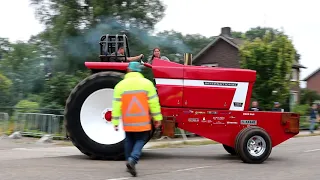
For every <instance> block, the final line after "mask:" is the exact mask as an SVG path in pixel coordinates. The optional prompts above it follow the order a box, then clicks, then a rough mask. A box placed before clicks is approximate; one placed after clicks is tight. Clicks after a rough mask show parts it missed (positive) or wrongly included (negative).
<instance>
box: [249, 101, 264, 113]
mask: <svg viewBox="0 0 320 180" xmlns="http://www.w3.org/2000/svg"><path fill="white" fill-rule="evenodd" d="M249 110H250V111H263V110H262V108H260V107H259V103H258V101H252V103H251V107H250V109H249Z"/></svg>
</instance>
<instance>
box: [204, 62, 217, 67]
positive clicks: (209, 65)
mask: <svg viewBox="0 0 320 180" xmlns="http://www.w3.org/2000/svg"><path fill="white" fill-rule="evenodd" d="M201 66H207V67H218V63H214V64H202V65H201Z"/></svg>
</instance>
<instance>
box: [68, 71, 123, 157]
mask: <svg viewBox="0 0 320 180" xmlns="http://www.w3.org/2000/svg"><path fill="white" fill-rule="evenodd" d="M107 76H109V77H114V78H123V76H124V73H120V72H114V71H102V72H99V73H95V74H92V75H90V76H88V77H87V78H85V79H83V80H82V81H80V82H79V83H78V84H77V85H76V86H75V88H73V90H72V91H71V93H70V95H69V97H68V98H67V100H66V106H65V110H64V117H65V120H64V125H65V128H66V132H67V134H68V136H69V138H70V141H71V142H72V144H73V145H74V146H75V147H77V148H78V149H79V151H80V152H82V153H83V154H85V155H87V156H89V157H90V158H91V159H101V160H122V159H124V153H119V154H118V155H111V156H106V155H102V154H94V152H89V151H87V150H85V148H84V147H82V146H81V144H80V143H79V142H78V141H77V140H76V139H75V138H74V137H75V135H74V134H73V133H72V130H70V128H72V127H70V126H69V123H68V121H69V119H68V112H69V109H70V106H71V104H70V103H71V102H72V100H73V99H74V98H75V96H76V95H77V93H78V90H79V89H81V88H82V87H83V86H84V85H86V84H87V83H89V82H90V81H93V80H95V79H97V78H99V77H107Z"/></svg>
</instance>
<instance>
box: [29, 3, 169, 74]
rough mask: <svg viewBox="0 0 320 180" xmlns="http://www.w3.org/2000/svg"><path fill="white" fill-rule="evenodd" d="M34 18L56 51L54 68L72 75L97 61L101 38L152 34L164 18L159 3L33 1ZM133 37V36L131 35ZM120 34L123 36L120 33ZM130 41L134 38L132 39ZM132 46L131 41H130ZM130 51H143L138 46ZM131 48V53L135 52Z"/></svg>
mask: <svg viewBox="0 0 320 180" xmlns="http://www.w3.org/2000/svg"><path fill="white" fill-rule="evenodd" d="M31 2H32V5H34V7H35V9H36V16H37V17H38V19H39V20H40V22H42V23H43V24H44V25H45V26H46V32H47V33H48V34H49V35H48V36H47V37H46V39H47V40H48V41H49V42H50V43H51V45H52V46H54V47H56V48H57V50H58V52H59V53H58V54H57V56H58V58H56V60H55V61H54V64H55V68H57V69H59V70H60V71H66V72H68V73H72V72H74V71H75V70H78V69H85V67H84V65H83V63H84V61H96V60H97V59H98V50H99V44H98V41H99V39H100V36H101V35H103V34H107V33H108V34H112V33H120V32H121V31H123V30H126V29H127V28H130V29H131V30H132V29H134V28H135V29H139V30H144V31H147V32H151V31H152V30H153V27H154V25H155V24H156V23H157V22H159V21H160V20H161V19H162V18H163V16H164V10H165V6H164V5H163V4H162V2H161V1H160V0H130V1H128V0H113V1H106V0H84V1H79V0H68V1H58V0H32V1H31ZM130 33H132V32H130ZM121 34H122V33H121ZM132 39H133V38H132ZM133 42H134V41H133ZM130 44H131V45H132V46H131V47H142V48H143V50H142V48H141V49H140V50H142V51H144V52H147V49H146V48H145V46H140V44H141V43H140V42H137V43H134V44H133V43H132V42H131V43H130ZM137 49H139V48H134V50H133V51H132V52H137V51H136V50H137Z"/></svg>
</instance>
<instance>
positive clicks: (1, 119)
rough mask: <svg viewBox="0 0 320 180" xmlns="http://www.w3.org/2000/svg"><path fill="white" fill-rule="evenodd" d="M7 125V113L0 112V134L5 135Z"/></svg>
mask: <svg viewBox="0 0 320 180" xmlns="http://www.w3.org/2000/svg"><path fill="white" fill-rule="evenodd" d="M8 127H9V115H8V113H4V112H0V136H3V135H6V133H7V132H6V131H7V130H8Z"/></svg>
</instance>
